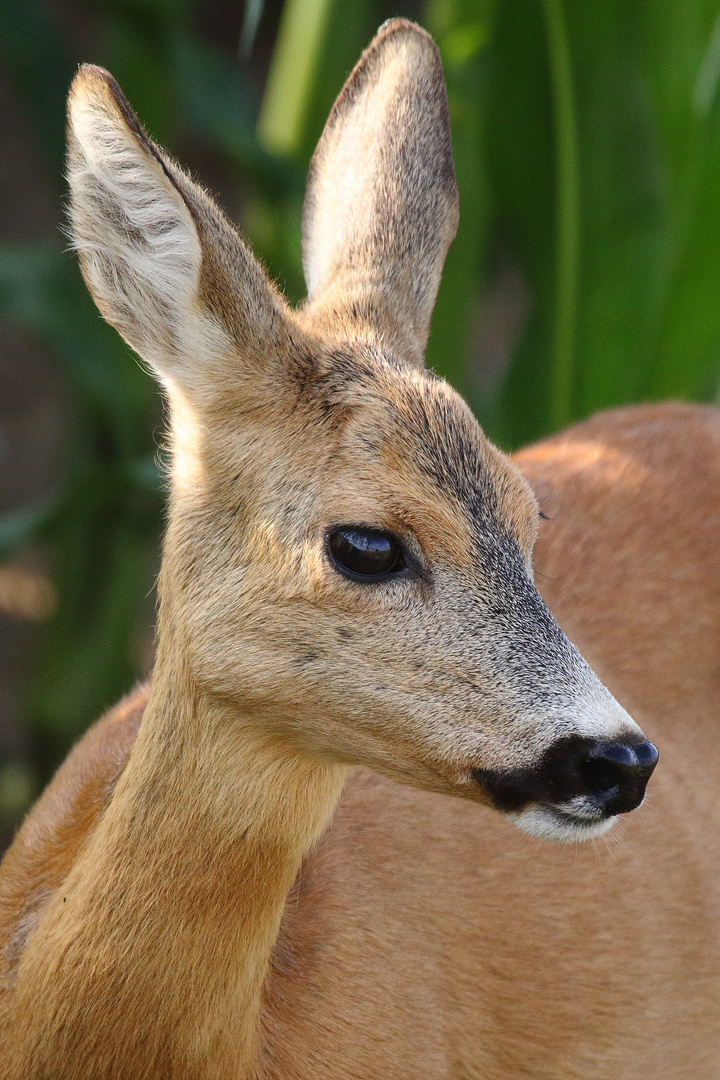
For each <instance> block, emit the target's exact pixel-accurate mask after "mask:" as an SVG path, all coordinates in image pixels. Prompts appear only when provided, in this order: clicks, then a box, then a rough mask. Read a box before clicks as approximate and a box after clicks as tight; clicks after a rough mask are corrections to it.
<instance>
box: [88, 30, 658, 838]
mask: <svg viewBox="0 0 720 1080" xmlns="http://www.w3.org/2000/svg"><path fill="white" fill-rule="evenodd" d="M70 177H71V186H72V196H73V198H72V215H73V231H74V237H75V242H76V246H77V248H78V250H79V253H80V257H81V263H82V266H83V271H84V274H85V277H86V280H87V282H88V284H89V286H90V288H91V290H92V292H93V295H94V296H95V298H96V301H97V303H98V305H99V307H100V309H101V310H102V311H103V313H104V314H105V315H106V317H107V318H108V319H110V321H112V322H113V323H114V324H115V325H116V326H117V327H118V329H120V331H121V332H122V333H123V335H124V336H125V337H126V339H127V340H128V341H129V342H130V344H131V345H133V347H134V348H136V349H137V351H138V352H140V353H141V354H142V355H143V356H144V357H145V358H146V359H147V360H148V361H149V363H150V364H151V366H152V367H153V369H154V370H155V371H156V372H157V374H158V376H159V378H160V379H161V381H162V383H163V384H164V386H165V389H166V392H167V394H168V397H169V400H170V404H171V411H172V417H173V421H172V426H173V444H174V453H175V461H174V474H173V495H172V503H171V516H170V527H169V532H168V538H167V542H166V549H165V560H164V567H163V572H162V601H163V606H164V608H165V618H166V628H167V625H168V622H169V623H171V625H172V627H173V632H174V633H175V634H176V635H177V637H178V640H179V641H180V642H181V643H182V648H183V649H184V651H185V654H186V658H187V663H188V664H189V665H190V668H191V670H192V673H193V678H194V679H195V680H196V682H197V684H198V685H199V686H200V687H201V688H202V690H203V692H205V693H207V694H211V695H214V696H216V697H221V698H223V699H224V700H225V701H226V702H228V703H230V705H231V707H232V708H233V709H235V710H236V711H237V713H238V715H239V714H241V713H242V714H243V715H244V716H247V715H251V716H252V717H253V718H254V722H256V723H257V724H259V725H262V726H263V728H264V729H265V730H267V731H269V732H272V733H274V734H277V735H278V736H280V737H282V738H284V739H286V740H288V742H289V743H290V744H293V745H295V746H297V747H298V748H303V750H305V751H308V752H310V753H312V754H315V755H317V756H318V757H320V758H324V759H326V760H334V761H340V762H345V763H356V764H365V765H368V766H370V767H372V768H375V769H378V770H380V771H382V772H384V773H385V774H387V775H388V776H390V777H392V778H395V779H397V780H400V781H402V782H405V783H410V784H415V785H417V786H420V787H423V788H426V789H429V790H433V791H438V792H444V793H448V794H455V795H462V796H465V797H468V798H472V799H476V800H479V801H485V802H491V803H493V804H494V805H495V806H497V807H498V808H499V809H500V810H501V811H503V812H504V813H506V814H507V815H508V816H510V817H511V818H512V820H514V821H515V823H516V824H518V825H520V827H522V828H525V829H526V830H527V831H529V832H533V833H535V834H538V835H546V836H554V837H557V838H575V837H577V838H581V837H585V836H591V835H597V834H598V833H599V832H602V831H604V830H605V829H606V828H607V827H608V825H609V823H610V822H611V821H612V819H613V818H614V816H615V815H616V814H617V813H620V812H624V811H626V810H630V809H632V808H633V807H634V806H636V805H638V803H639V802H640V801H641V800H642V797H643V792H644V787H645V783H646V781H647V778H648V776H649V774H650V772H651V771H652V768H653V766H654V763H655V759H656V756H657V752H656V751H655V749H654V747H652V746H651V744H649V743H647V742H646V741H645V740H644V737H643V735H642V733H641V732H640V730H639V729H638V728H637V727H636V726H635V725H634V723H633V722H632V720H631V719H630V718H629V717H628V716H627V714H626V713H625V712H624V710H623V709H622V708H621V707H620V706H619V705H618V704H617V702H615V700H614V699H613V698H612V696H611V695H610V694H609V692H608V691H607V690H606V689H605V688H604V687H603V686H602V685H601V683H600V682H599V681H598V680H597V678H596V677H595V676H594V675H593V673H592V672H591V671H590V669H589V668H588V666H587V665H586V664H585V662H584V661H583V660H582V658H581V657H580V656H579V654H578V653H577V651H576V650H575V649H574V647H573V646H572V645H571V644H570V643H569V642H568V641H567V639H566V638H565V636H564V635H563V633H562V632H561V630H560V629H559V627H558V626H557V624H556V623H555V621H554V620H553V618H552V616H551V615H550V613H549V612H548V611H547V609H546V608H545V606H544V604H543V602H542V600H541V598H540V596H539V594H538V593H537V591H536V590H535V587H534V585H533V582H532V565H531V556H532V547H533V542H534V538H535V532H536V523H537V517H538V507H537V504H536V502H535V500H534V497H533V495H532V493H531V491H530V489H529V487H528V486H527V484H526V483H525V481H524V479H523V477H522V476H521V474H520V473H519V471H518V470H517V468H516V467H515V466H514V465H513V464H512V463H511V462H510V461H509V460H508V459H507V458H505V457H504V456H503V455H502V454H501V453H500V452H499V451H498V450H496V449H495V448H494V447H493V446H492V445H491V444H490V443H489V442H488V441H487V440H486V439H485V437H484V436H483V434H482V432H481V430H480V428H479V427H478V425H477V424H476V422H475V420H474V419H473V417H472V415H471V414H470V412H469V410H468V409H467V407H466V406H465V404H464V403H463V402H462V401H461V399H460V398H458V396H457V395H456V394H455V393H454V392H453V391H452V390H451V389H450V388H449V387H448V386H447V385H446V384H445V383H443V382H442V381H441V380H439V379H436V378H435V377H434V376H432V375H429V374H427V373H425V372H424V371H423V370H422V369H421V366H420V360H421V356H422V350H423V348H424V343H425V339H426V336H427V332H428V328H429V319H430V311H431V308H432V303H433V301H434V297H435V293H436V291H437V285H438V280H439V275H440V270H441V266H442V261H443V258H444V255H445V251H446V249H447V246H448V244H449V242H450V240H451V239H452V235H453V233H454V229H455V223H456V217H457V206H456V191H455V184H454V177H453V171H452V159H451V152H450V140H449V128H448V124H447V108H446V101H445V94H444V85H443V82H442V74H441V71H440V67H439V61H438V59H437V55H436V52H435V50H434V46H433V45H432V43H431V42H430V40H429V39H428V38H427V37H426V35H424V34H422V33H421V32H420V31H418V30H417V28H413V27H411V26H410V24H405V23H402V22H400V23H398V22H396V23H394V24H392V25H391V26H390V28H389V29H388V30H387V31H385V32H384V33H381V34H380V35H379V37H378V38H377V39H376V41H375V42H374V43H373V45H372V46H371V48H370V49H369V50H368V52H367V53H366V54H365V56H364V57H363V59H362V60H361V62H360V64H359V65H358V68H357V69H356V71H355V72H354V73H353V75H352V76H351V78H350V80H349V82H348V84H347V86H346V88H345V90H344V91H343V94H342V95H341V97H340V98H339V99H338V102H337V104H336V106H335V108H334V110H333V112H332V114H331V117H330V120H329V121H328V126H327V128H326V130H325V133H324V135H323V138H322V139H321V142H320V145H319V147H318V150H317V152H316V155H315V158H314V162H313V166H312V169H311V178H310V185H309V189H308V197H307V201H306V214H305V223H304V248H305V262H306V277H307V279H308V284H309V302H308V304H307V306H306V307H305V308H304V309H303V310H302V311H300V312H299V313H294V312H290V311H289V310H288V309H287V307H286V305H285V304H284V302H283V301H282V299H281V298H280V297H279V296H278V295H277V294H276V292H275V291H274V289H273V288H272V286H271V285H270V283H269V282H268V281H267V279H266V277H265V275H264V274H263V272H262V270H261V268H260V267H259V266H258V264H257V263H256V261H255V260H254V259H253V257H252V255H251V254H250V253H249V251H248V250H247V248H246V247H245V246H244V244H243V243H242V241H241V240H240V239H239V237H238V236H237V234H236V233H235V232H234V230H232V228H231V226H230V225H229V224H228V223H227V222H226V221H225V219H224V218H223V217H222V215H221V213H220V211H219V210H217V208H216V207H215V206H214V205H213V204H212V203H211V202H210V201H209V199H208V198H207V196H205V194H204V193H203V192H202V191H200V190H199V189H198V188H197V187H196V186H195V185H194V184H193V183H192V182H191V181H190V180H188V178H187V177H185V176H184V175H183V174H182V173H181V172H180V171H179V169H178V168H177V167H176V166H175V165H173V164H172V163H171V162H169V161H168V160H167V159H166V158H165V157H164V156H163V155H162V154H161V152H160V151H159V150H158V149H157V148H156V147H155V146H154V145H153V144H152V143H150V142H149V140H148V139H147V136H145V134H144V133H143V132H142V130H141V129H140V127H139V125H138V124H137V121H136V120H135V118H134V116H133V114H132V113H131V111H130V109H129V106H128V105H127V103H126V102H125V100H124V98H122V95H121V94H120V91H119V90H118V88H117V87H116V86H115V84H114V83H113V82H112V80H111V79H110V77H109V76H107V74H106V73H103V72H100V71H99V70H98V69H83V71H81V73H80V75H79V76H78V79H77V80H76V84H75V86H74V92H73V94H72V95H71V107H70Z"/></svg>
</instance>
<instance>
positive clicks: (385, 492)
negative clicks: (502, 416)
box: [177, 350, 537, 568]
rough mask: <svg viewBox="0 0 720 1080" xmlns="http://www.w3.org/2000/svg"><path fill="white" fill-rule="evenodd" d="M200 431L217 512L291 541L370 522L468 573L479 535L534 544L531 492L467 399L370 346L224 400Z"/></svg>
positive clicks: (527, 545) (526, 548)
mask: <svg viewBox="0 0 720 1080" xmlns="http://www.w3.org/2000/svg"><path fill="white" fill-rule="evenodd" d="M203 432H204V434H203V435H202V436H201V437H200V441H201V442H202V444H203V446H204V452H203V457H204V458H205V461H206V464H207V468H206V472H207V474H208V480H209V482H210V483H211V485H212V486H213V488H214V491H215V495H214V500H215V505H216V506H217V507H218V509H219V508H220V505H221V504H222V503H227V502H228V500H229V501H230V503H232V504H234V503H237V504H238V505H240V504H242V505H243V506H244V507H245V508H246V510H247V511H248V512H249V513H250V515H251V516H260V517H262V518H263V519H264V520H265V521H266V523H268V522H272V523H273V529H272V532H273V534H274V535H276V538H278V537H280V536H282V535H284V536H286V537H287V538H288V540H289V541H291V542H292V543H293V544H299V543H302V542H303V540H304V539H306V538H307V537H308V535H309V533H310V532H313V531H314V532H317V531H318V529H320V530H322V529H324V528H326V527H329V526H331V525H340V524H347V523H355V524H360V523H363V524H367V525H376V526H378V527H382V528H387V529H389V530H391V531H397V532H399V533H400V534H403V533H404V532H406V531H410V532H412V533H413V534H414V535H415V537H416V538H417V540H418V542H419V543H420V545H421V547H422V548H423V550H424V551H425V553H426V555H427V556H428V557H429V558H430V559H431V560H435V559H437V560H440V561H442V562H445V563H447V562H450V563H454V564H456V565H458V566H461V567H466V568H467V567H469V566H470V565H471V564H473V563H474V561H475V552H476V548H477V545H478V540H479V538H482V539H484V540H485V541H487V539H488V538H492V536H493V535H495V534H497V533H501V534H502V536H503V537H504V538H509V539H510V540H512V541H514V542H516V543H517V544H518V545H519V547H520V549H521V550H522V552H523V554H524V555H525V556H526V557H527V556H528V555H529V552H530V550H531V548H532V544H533V542H534V539H535V532H536V521H537V504H536V502H535V499H534V496H533V494H532V492H531V491H530V488H529V487H528V485H527V483H526V481H525V479H524V478H523V476H522V474H521V473H520V472H519V470H518V469H517V467H516V466H515V465H514V464H513V463H512V462H511V461H510V460H509V459H508V458H506V457H505V455H503V454H502V453H500V452H499V451H498V450H497V449H496V448H495V447H494V446H492V444H491V443H490V442H489V441H488V440H487V439H486V438H485V436H484V434H483V433H482V430H481V429H480V427H479V425H478V424H477V422H476V421H475V419H474V417H473V416H472V414H471V413H470V410H469V409H468V408H467V406H466V405H465V403H464V402H463V401H462V399H461V398H460V397H459V396H458V395H457V394H456V393H455V392H454V391H453V390H452V389H451V388H450V387H448V385H447V384H446V383H444V382H443V381H441V380H439V379H436V378H435V377H434V376H431V375H428V374H427V373H420V372H415V371H409V370H408V369H407V368H403V367H399V366H395V365H394V364H392V363H390V362H386V361H384V360H383V358H382V357H380V358H378V356H376V355H372V354H370V351H369V350H360V351H359V353H358V355H356V356H352V355H350V356H348V355H341V356H340V357H339V358H338V357H337V356H335V357H333V358H332V359H331V361H329V362H328V361H323V362H316V363H315V364H309V363H305V364H302V363H300V362H299V363H298V364H297V366H296V368H295V374H294V377H293V379H292V380H290V381H289V382H286V383H285V385H284V386H282V387H280V386H279V385H276V386H275V387H273V388H268V391H267V395H266V396H265V400H264V403H263V402H262V401H258V403H257V405H256V406H255V407H253V408H248V403H247V401H245V402H244V403H243V404H242V405H239V404H238V405H237V407H236V406H234V404H233V402H232V400H231V399H226V400H225V402H224V404H223V407H222V410H221V412H220V413H216V414H215V417H214V419H209V420H207V422H206V423H204V424H203ZM184 437H185V434H184V433H183V438H184ZM190 441H192V440H190ZM196 441H197V439H196ZM177 449H179V450H181V449H182V448H181V447H178V448H177ZM253 506H254V508H255V514H254V515H253V510H252V508H253ZM211 508H212V503H211ZM278 526H279V530H278V528H277V527H278Z"/></svg>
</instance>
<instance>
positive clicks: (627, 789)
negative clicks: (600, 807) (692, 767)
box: [579, 742, 658, 813]
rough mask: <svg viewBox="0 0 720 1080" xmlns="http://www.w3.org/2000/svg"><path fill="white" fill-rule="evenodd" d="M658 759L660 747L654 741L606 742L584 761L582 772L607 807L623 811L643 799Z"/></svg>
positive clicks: (591, 790) (611, 809)
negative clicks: (629, 744)
mask: <svg viewBox="0 0 720 1080" xmlns="http://www.w3.org/2000/svg"><path fill="white" fill-rule="evenodd" d="M657 760H658V751H657V747H655V746H653V744H652V743H651V742H643V743H639V744H638V745H636V746H628V745H627V744H625V743H606V744H605V745H602V746H598V747H597V748H596V749H595V750H594V751H593V752H592V753H591V754H590V755H589V756H588V757H586V758H585V760H584V761H582V762H580V765H579V772H580V775H581V777H582V779H583V781H584V782H585V783H586V784H587V787H588V790H589V791H590V792H591V793H592V794H594V795H595V796H599V797H600V799H601V800H602V801H603V803H604V804H605V805H606V811H607V810H609V811H610V812H612V813H623V812H625V811H627V810H632V809H634V808H635V807H636V806H639V804H640V803H641V802H642V798H643V795H644V793H645V785H646V784H647V782H648V780H649V778H650V774H651V773H652V771H653V769H654V768H655V765H656V764H657Z"/></svg>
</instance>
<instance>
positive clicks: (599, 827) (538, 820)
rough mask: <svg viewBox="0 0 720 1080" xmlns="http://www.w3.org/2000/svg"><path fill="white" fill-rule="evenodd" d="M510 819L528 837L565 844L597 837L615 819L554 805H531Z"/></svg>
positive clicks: (608, 827) (511, 815) (611, 825)
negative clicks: (559, 807) (558, 807)
mask: <svg viewBox="0 0 720 1080" xmlns="http://www.w3.org/2000/svg"><path fill="white" fill-rule="evenodd" d="M507 818H508V820H509V821H512V823H513V825H517V827H518V829H521V830H522V831H523V832H524V833H527V834H528V836H539V837H540V838H541V839H543V840H560V841H561V842H562V843H565V844H576V843H580V842H582V841H583V840H594V839H595V838H596V837H597V836H603V835H604V834H605V833H606V832H607V831H608V830H609V829H612V827H613V825H614V824H615V821H616V818H615V817H609V818H600V817H591V816H589V815H587V816H586V815H582V814H577V815H575V814H573V813H572V811H569V812H566V811H563V810H559V809H558V810H555V809H553V808H552V807H551V806H538V805H535V806H528V807H526V809H525V810H521V811H520V812H519V813H517V814H508V815H507Z"/></svg>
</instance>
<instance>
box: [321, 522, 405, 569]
mask: <svg viewBox="0 0 720 1080" xmlns="http://www.w3.org/2000/svg"><path fill="white" fill-rule="evenodd" d="M330 550H331V552H332V554H333V558H334V559H335V561H336V562H338V563H339V564H340V566H342V567H344V568H345V570H349V571H350V572H351V573H352V574H357V575H358V576H359V577H376V576H378V575H382V574H388V573H389V572H390V571H391V570H402V569H403V567H404V565H405V563H404V561H403V557H402V552H401V550H400V545H399V544H398V542H397V540H395V539H394V538H393V537H392V536H388V534H387V533H383V532H379V531H378V530H376V529H359V528H350V527H347V528H344V529H336V530H335V532H334V533H332V534H331V536H330Z"/></svg>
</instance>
